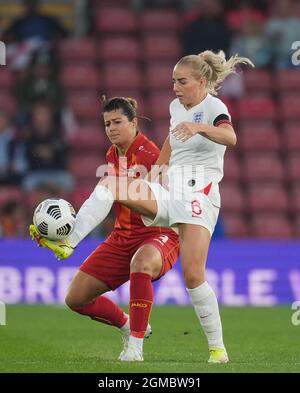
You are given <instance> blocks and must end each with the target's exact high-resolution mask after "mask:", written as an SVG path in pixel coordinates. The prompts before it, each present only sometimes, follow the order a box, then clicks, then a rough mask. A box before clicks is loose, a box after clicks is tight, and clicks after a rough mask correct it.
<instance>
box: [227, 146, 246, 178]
mask: <svg viewBox="0 0 300 393" xmlns="http://www.w3.org/2000/svg"><path fill="white" fill-rule="evenodd" d="M227 150H228V151H227V152H226V154H225V159H224V177H225V179H226V181H239V180H240V179H241V177H242V171H241V163H240V160H239V158H238V156H237V155H236V154H235V153H233V151H230V150H229V149H227Z"/></svg>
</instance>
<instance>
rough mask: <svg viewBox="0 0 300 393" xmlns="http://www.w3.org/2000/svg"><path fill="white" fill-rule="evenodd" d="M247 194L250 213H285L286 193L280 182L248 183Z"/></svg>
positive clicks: (287, 201) (286, 204)
mask: <svg viewBox="0 0 300 393" xmlns="http://www.w3.org/2000/svg"><path fill="white" fill-rule="evenodd" d="M247 196H248V197H247V201H246V203H247V208H248V209H249V211H250V213H259V212H262V213H264V212H265V213H267V212H270V213H271V212H275V213H279V212H281V213H286V212H287V210H288V204H289V199H288V194H287V191H286V190H285V188H284V186H283V185H282V183H261V182H260V183H250V184H249V186H248V192H247Z"/></svg>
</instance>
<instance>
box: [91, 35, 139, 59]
mask: <svg viewBox="0 0 300 393" xmlns="http://www.w3.org/2000/svg"><path fill="white" fill-rule="evenodd" d="M140 57H141V54H140V44H139V41H138V40H137V39H136V38H134V37H130V36H129V37H124V36H120V37H107V38H104V39H103V40H102V41H101V43H100V48H99V52H98V59H99V60H100V61H102V60H103V61H111V60H139V58H140Z"/></svg>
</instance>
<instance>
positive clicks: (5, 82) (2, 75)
mask: <svg viewBox="0 0 300 393" xmlns="http://www.w3.org/2000/svg"><path fill="white" fill-rule="evenodd" d="M14 83H15V77H14V74H13V73H12V71H10V70H9V69H8V67H1V72H0V89H1V90H2V89H12V88H13V86H14Z"/></svg>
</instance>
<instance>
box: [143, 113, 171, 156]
mask: <svg viewBox="0 0 300 393" xmlns="http://www.w3.org/2000/svg"><path fill="white" fill-rule="evenodd" d="M169 128H170V120H168V119H165V120H157V121H155V122H153V123H151V125H150V131H149V132H148V135H149V136H150V138H151V139H153V141H154V142H155V143H156V144H157V146H158V147H159V148H160V149H161V148H162V145H163V143H164V141H165V140H166V138H167V136H168V135H169Z"/></svg>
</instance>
